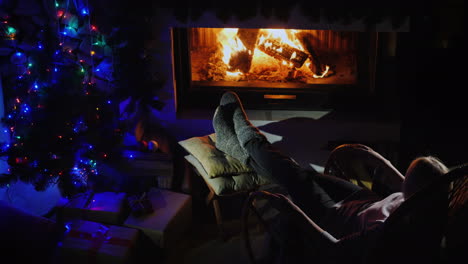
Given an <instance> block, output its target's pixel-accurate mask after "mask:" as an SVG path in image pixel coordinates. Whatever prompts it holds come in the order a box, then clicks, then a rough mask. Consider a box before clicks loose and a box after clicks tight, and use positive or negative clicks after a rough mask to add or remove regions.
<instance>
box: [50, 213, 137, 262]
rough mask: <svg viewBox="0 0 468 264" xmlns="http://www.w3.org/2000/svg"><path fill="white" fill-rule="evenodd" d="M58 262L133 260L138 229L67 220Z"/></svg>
mask: <svg viewBox="0 0 468 264" xmlns="http://www.w3.org/2000/svg"><path fill="white" fill-rule="evenodd" d="M66 227H67V229H68V231H67V232H66V234H65V236H64V238H63V240H62V241H61V243H60V245H59V250H58V254H57V258H58V260H59V263H134V262H133V261H134V259H135V257H136V256H135V250H136V246H137V245H136V243H137V241H138V236H139V231H138V230H137V229H133V228H128V227H122V226H115V225H104V224H101V223H97V222H92V221H86V220H72V221H70V222H67V223H66Z"/></svg>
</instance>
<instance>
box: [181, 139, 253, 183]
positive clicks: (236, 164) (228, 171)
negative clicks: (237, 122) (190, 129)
mask: <svg viewBox="0 0 468 264" xmlns="http://www.w3.org/2000/svg"><path fill="white" fill-rule="evenodd" d="M215 144H216V135H215V133H213V134H210V135H205V136H201V137H191V138H188V139H185V140H182V141H179V145H181V146H182V147H183V148H184V149H185V150H186V151H187V152H188V153H189V154H190V155H192V156H193V157H194V158H196V159H197V160H198V161H199V162H200V166H202V167H203V169H204V171H205V173H206V174H207V176H208V177H209V178H216V177H221V176H232V175H239V174H243V173H253V172H254V170H253V169H252V168H251V167H249V166H247V165H244V164H243V163H241V162H240V161H239V160H237V159H235V158H234V157H231V156H230V155H228V154H226V153H224V152H222V151H220V150H219V149H217V148H216V145H215Z"/></svg>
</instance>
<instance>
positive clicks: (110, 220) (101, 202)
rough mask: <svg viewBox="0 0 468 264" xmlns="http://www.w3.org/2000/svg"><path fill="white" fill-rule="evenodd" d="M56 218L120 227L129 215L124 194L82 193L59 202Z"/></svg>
mask: <svg viewBox="0 0 468 264" xmlns="http://www.w3.org/2000/svg"><path fill="white" fill-rule="evenodd" d="M58 208H59V210H58V216H59V217H60V218H61V219H62V220H63V221H66V220H69V219H81V220H89V221H94V222H100V223H104V224H110V225H120V224H122V222H123V221H124V220H125V219H126V217H127V216H128V214H129V213H130V209H129V207H128V203H127V199H126V194H125V193H121V192H100V193H84V194H82V195H80V196H78V197H75V198H73V199H68V198H63V199H61V200H60V201H59V205H58Z"/></svg>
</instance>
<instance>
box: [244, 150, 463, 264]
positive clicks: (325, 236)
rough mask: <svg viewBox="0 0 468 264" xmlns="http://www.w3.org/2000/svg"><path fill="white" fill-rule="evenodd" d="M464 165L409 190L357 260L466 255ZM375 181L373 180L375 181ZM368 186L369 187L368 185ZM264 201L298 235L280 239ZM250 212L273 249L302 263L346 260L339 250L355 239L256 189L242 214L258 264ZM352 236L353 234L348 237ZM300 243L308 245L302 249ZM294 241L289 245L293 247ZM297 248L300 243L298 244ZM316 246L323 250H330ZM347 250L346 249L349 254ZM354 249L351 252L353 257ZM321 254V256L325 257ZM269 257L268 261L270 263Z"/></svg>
mask: <svg viewBox="0 0 468 264" xmlns="http://www.w3.org/2000/svg"><path fill="white" fill-rule="evenodd" d="M330 157H331V158H330V159H329V161H328V162H327V166H326V172H327V170H328V171H330V170H333V171H335V172H337V171H339V168H337V166H336V164H339V163H340V162H337V161H336V160H335V156H334V155H331V156H330ZM467 176H468V164H463V165H460V166H458V167H455V168H452V169H451V170H450V171H449V172H448V173H446V174H445V175H442V176H441V177H439V178H437V179H435V180H433V181H432V182H431V183H429V184H427V185H426V186H425V187H424V188H422V189H421V190H419V191H418V192H416V193H415V194H413V195H412V196H411V197H409V198H408V199H407V200H405V201H404V202H403V203H402V204H401V205H400V207H398V208H397V209H396V210H395V211H394V212H393V213H392V214H391V215H390V217H389V218H388V219H387V220H386V221H385V223H384V224H383V225H382V228H381V229H380V230H379V232H378V233H377V235H376V236H375V237H374V239H373V240H372V241H373V242H372V243H370V244H367V247H366V248H365V249H364V250H363V253H362V252H361V253H357V252H354V253H356V254H359V255H360V257H359V258H358V259H359V260H360V263H363V264H374V263H379V264H380V263H392V264H396V263H455V260H458V259H466V256H467V254H466V250H467V249H468V247H467V246H468V243H467V237H468V233H467V226H466V223H468V215H467V212H468V211H467V208H466V207H467V198H468V188H467V187H468V177H467ZM358 180H359V179H358ZM374 182H375V179H374ZM370 188H372V187H370ZM262 201H263V202H265V201H266V203H267V204H268V205H271V207H272V208H274V209H276V210H277V211H278V212H279V214H278V216H277V217H279V218H280V219H287V221H286V222H287V223H288V224H289V225H292V226H295V227H296V229H297V228H299V229H300V233H301V235H300V236H301V237H295V238H294V239H288V240H286V239H284V236H281V233H280V231H279V230H278V229H275V228H274V226H273V225H272V224H271V223H270V221H269V220H268V219H266V217H264V215H263V214H262V213H261V212H262V210H261V209H262V208H258V206H257V205H259V204H262ZM252 212H253V213H254V215H256V216H257V217H258V220H259V223H260V225H261V226H262V227H263V230H265V233H266V234H267V235H268V237H269V238H270V240H271V241H272V242H273V244H275V245H276V247H277V250H276V251H281V250H283V249H284V248H296V250H294V254H296V255H295V256H294V258H293V259H294V261H295V262H297V260H298V259H302V262H301V263H309V262H310V263H344V261H347V262H349V263H350V259H352V258H351V257H352V256H350V255H344V254H342V255H340V252H344V251H341V249H343V247H346V246H347V244H349V243H354V241H353V239H350V237H349V236H347V237H344V238H339V237H333V236H332V235H331V234H329V233H328V232H326V230H323V229H322V228H321V227H320V226H318V225H317V224H316V223H315V222H314V220H313V219H310V218H309V217H308V216H307V215H306V214H305V213H304V212H303V211H302V210H301V209H300V208H299V207H297V206H296V205H295V204H294V203H293V202H292V201H291V200H289V199H288V198H287V197H286V196H284V195H278V194H275V193H269V192H265V191H256V192H252V193H250V195H249V197H248V198H247V199H246V202H245V205H244V209H243V214H242V223H243V228H242V235H243V238H244V242H245V243H244V245H245V249H246V251H247V255H248V258H249V260H250V262H251V263H252V264H258V263H262V262H261V261H262V259H259V258H258V255H259V252H255V248H254V247H253V243H252V238H251V235H250V232H249V231H250V230H249V226H248V224H247V223H248V222H249V219H248V218H249V216H250V215H251V214H252ZM351 237H352V236H351ZM298 243H307V244H308V249H306V250H304V248H303V247H301V245H299V244H298ZM291 244H293V245H291ZM298 246H299V247H298ZM314 248H320V249H318V250H319V251H320V250H321V249H323V248H327V252H328V253H329V254H323V253H324V252H319V253H320V254H319V255H321V257H320V258H319V257H318V255H317V250H314ZM348 253H349V252H347V254H348ZM352 254H353V252H351V255H352ZM323 256H325V257H323ZM289 257H290V255H288V256H287V258H280V259H278V258H277V259H275V260H274V261H275V263H291V262H292V261H291V259H290V258H289ZM271 261H272V260H269V262H271Z"/></svg>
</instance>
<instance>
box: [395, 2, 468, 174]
mask: <svg viewBox="0 0 468 264" xmlns="http://www.w3.org/2000/svg"><path fill="white" fill-rule="evenodd" d="M449 2H450V3H451V4H452V5H450V6H449V7H440V8H435V7H433V8H431V9H427V10H424V11H425V12H421V13H420V14H418V15H415V16H414V17H413V19H412V25H411V31H410V32H409V33H408V34H402V35H401V36H400V43H399V52H398V56H397V60H398V65H399V67H398V75H397V76H398V77H397V78H398V83H399V85H398V87H399V93H400V98H401V102H402V111H401V113H402V114H401V154H402V155H401V159H402V160H401V164H402V166H403V167H405V165H404V164H408V163H409V162H410V161H411V159H413V158H414V157H416V156H420V155H434V156H437V157H439V158H440V159H441V160H442V161H443V162H445V163H446V164H447V165H448V166H454V165H457V164H460V163H464V162H468V144H467V142H468V138H467V135H468V134H467V131H468V129H467V122H466V121H465V120H467V113H468V111H467V109H468V108H467V107H466V106H467V103H468V100H467V99H466V95H465V94H466V91H465V90H466V88H464V87H466V84H464V78H463V76H464V75H466V73H465V72H464V71H465V67H463V66H462V65H460V62H462V59H461V58H465V57H466V55H465V53H466V52H465V49H466V47H465V44H464V36H463V34H464V33H463V25H462V20H463V16H464V14H463V12H464V11H463V3H460V1H449Z"/></svg>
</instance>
